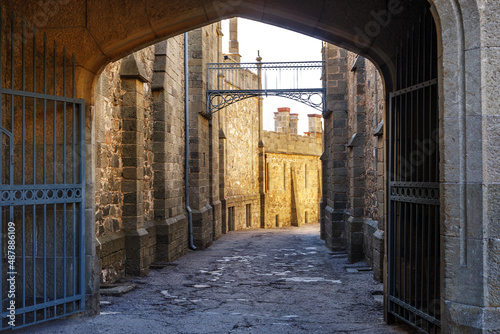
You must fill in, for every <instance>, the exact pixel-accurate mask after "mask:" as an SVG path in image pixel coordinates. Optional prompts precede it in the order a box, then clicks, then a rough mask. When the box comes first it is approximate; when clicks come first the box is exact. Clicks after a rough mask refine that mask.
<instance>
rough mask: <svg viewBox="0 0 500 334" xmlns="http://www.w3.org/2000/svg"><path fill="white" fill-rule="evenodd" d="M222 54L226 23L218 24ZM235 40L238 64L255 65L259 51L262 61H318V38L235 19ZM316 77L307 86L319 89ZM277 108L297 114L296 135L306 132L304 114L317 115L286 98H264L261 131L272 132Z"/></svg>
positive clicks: (226, 45) (226, 42) (225, 48)
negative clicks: (238, 52) (239, 60)
mask: <svg viewBox="0 0 500 334" xmlns="http://www.w3.org/2000/svg"><path fill="white" fill-rule="evenodd" d="M222 32H223V34H224V36H223V38H222V41H223V47H222V52H224V53H227V52H228V49H229V20H224V21H222ZM238 41H239V47H240V55H241V62H242V63H246V62H255V61H256V60H255V58H257V52H258V51H260V56H261V57H262V62H288V61H318V60H321V58H322V57H321V46H322V43H321V41H320V40H319V39H315V38H312V37H309V36H305V35H302V34H299V33H296V32H293V31H290V30H286V29H281V28H278V27H275V26H272V25H268V24H264V23H260V22H255V21H251V20H247V19H242V18H238ZM320 79H321V78H320V76H319V75H318V77H317V78H316V79H313V80H312V81H311V82H310V85H311V87H317V88H320V87H321V80H320ZM279 107H288V108H290V109H291V110H290V112H291V113H298V114H299V128H298V133H299V134H303V132H307V131H308V120H307V114H317V113H319V112H318V111H317V110H316V109H313V108H311V107H308V106H307V105H305V104H302V103H300V102H296V101H293V100H290V99H287V98H280V97H266V98H265V99H264V130H270V131H274V112H275V111H277V108H279Z"/></svg>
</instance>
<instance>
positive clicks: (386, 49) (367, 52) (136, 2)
mask: <svg viewBox="0 0 500 334" xmlns="http://www.w3.org/2000/svg"><path fill="white" fill-rule="evenodd" d="M43 3H45V4H46V5H45V6H46V7H45V8H42V7H41V4H43ZM2 4H3V6H4V18H6V17H7V15H9V14H8V13H10V12H12V11H14V12H15V13H16V14H17V15H18V16H20V15H23V16H24V17H25V18H26V19H27V20H29V21H31V22H34V23H35V24H36V25H37V27H38V31H39V32H41V33H46V34H47V36H48V39H49V40H52V39H55V40H57V42H58V45H64V46H65V47H66V49H67V51H68V52H69V53H71V52H74V53H75V56H76V59H77V64H78V65H80V66H82V67H83V68H84V69H86V70H88V71H89V72H91V73H94V74H95V73H98V72H99V71H100V70H101V69H102V68H103V66H104V65H105V64H106V63H108V62H109V61H112V60H116V59H119V58H121V57H123V56H125V55H127V54H129V53H131V52H133V51H135V50H138V49H140V48H142V47H145V46H148V45H151V44H153V43H155V42H157V41H159V40H162V39H165V38H168V37H171V36H174V35H177V34H179V33H182V32H185V31H189V30H191V29H194V28H198V27H201V26H204V25H207V24H210V23H213V22H216V21H218V20H220V19H223V18H229V17H234V16H240V17H245V18H249V19H252V20H256V21H261V22H265V23H269V24H273V25H277V26H280V27H284V28H288V29H291V30H294V31H297V32H301V33H304V34H307V35H310V36H312V37H317V38H319V39H322V40H325V41H328V42H331V43H333V44H336V45H339V46H342V47H344V48H346V49H349V50H351V51H354V52H357V53H359V54H361V55H363V56H365V57H367V58H369V59H371V60H372V61H374V63H375V64H376V65H377V66H378V67H379V69H380V70H381V71H382V73H383V74H384V77H385V80H386V83H387V80H389V81H390V76H391V63H392V61H391V59H392V58H393V55H394V51H395V49H396V47H397V46H398V45H397V43H398V41H399V40H400V38H399V37H400V34H401V33H402V32H403V31H407V27H408V25H409V24H411V23H412V20H413V18H414V17H416V16H418V15H414V14H415V12H416V11H420V10H422V9H421V8H420V7H421V2H420V1H400V0H308V1H303V0H220V1H219V0H215V1H214V0H167V1H166V0H48V1H46V2H39V1H38V0H28V1H26V0H25V1H18V0H4V1H2ZM47 4H49V5H50V6H49V5H47ZM391 12H392V13H391ZM377 13H378V14H380V15H378V16H377V15H376V14H377ZM387 13H391V14H390V18H389V17H388V15H387ZM412 14H413V15H412ZM17 20H19V17H18V18H17ZM377 27H379V28H380V29H379V30H380V31H378V30H377ZM370 29H371V30H370ZM256 38H264V36H256Z"/></svg>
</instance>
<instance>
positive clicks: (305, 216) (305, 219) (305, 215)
mask: <svg viewBox="0 0 500 334" xmlns="http://www.w3.org/2000/svg"><path fill="white" fill-rule="evenodd" d="M304 224H307V211H305V212H304Z"/></svg>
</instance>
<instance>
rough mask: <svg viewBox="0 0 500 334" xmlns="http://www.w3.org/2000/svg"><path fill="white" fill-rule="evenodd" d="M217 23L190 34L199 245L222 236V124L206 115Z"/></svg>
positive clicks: (193, 203)
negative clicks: (210, 67)
mask: <svg viewBox="0 0 500 334" xmlns="http://www.w3.org/2000/svg"><path fill="white" fill-rule="evenodd" d="M219 38H220V35H219V34H218V32H217V28H216V26H214V25H212V26H207V27H204V28H199V29H195V30H193V31H191V32H190V33H189V94H190V96H189V112H190V116H189V117H190V118H189V121H190V124H189V128H190V132H189V134H190V138H189V148H190V156H189V187H190V198H189V199H190V207H191V209H192V210H193V240H194V244H195V246H196V247H198V248H201V249H204V248H207V247H209V246H210V245H211V244H212V243H213V241H214V238H216V237H218V236H219V235H220V228H221V227H220V219H221V213H220V210H221V206H222V204H221V202H220V201H219V197H220V196H219V184H218V182H219V178H218V176H219V175H218V174H219V169H218V168H219V148H218V145H219V125H218V121H217V119H218V118H217V117H218V116H217V115H214V116H212V121H211V122H210V120H209V118H207V117H206V115H205V111H206V94H205V92H206V88H207V82H206V78H207V73H206V71H207V69H206V63H210V62H217V61H218V60H219V59H218V58H212V57H213V55H214V54H215V55H217V53H211V52H209V50H210V49H208V48H207V47H206V46H207V45H213V44H214V43H219V42H220V41H219V40H218V39H219Z"/></svg>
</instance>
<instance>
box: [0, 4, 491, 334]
mask: <svg viewBox="0 0 500 334" xmlns="http://www.w3.org/2000/svg"><path fill="white" fill-rule="evenodd" d="M3 5H4V6H5V11H4V13H5V12H7V13H8V12H11V11H14V12H17V13H24V15H25V16H26V17H27V18H28V19H29V20H31V21H33V22H34V24H35V25H37V26H38V28H39V31H40V32H41V33H43V32H46V33H47V35H48V39H49V40H53V39H55V40H57V41H58V43H59V44H64V45H66V46H67V51H68V53H72V52H75V55H76V57H77V58H76V64H77V71H76V77H77V85H76V94H77V97H80V98H84V99H85V100H86V102H87V110H88V112H87V119H86V123H87V124H88V126H87V134H86V140H87V146H88V150H87V151H91V150H92V149H91V148H92V145H93V144H92V136H93V133H92V126H91V124H92V122H95V120H94V119H92V101H93V98H92V91H93V90H92V85H93V83H94V79H95V76H96V74H97V73H98V72H99V71H100V69H101V68H102V67H103V65H104V64H105V63H106V62H108V61H109V60H113V59H117V58H119V57H121V56H123V55H125V54H128V53H130V52H131V51H133V50H136V49H138V48H139V47H143V46H146V45H149V44H151V43H153V42H155V41H158V40H160V39H162V38H165V37H169V36H172V35H175V34H177V33H179V32H183V31H186V30H189V29H192V28H195V27H199V26H202V25H205V24H207V23H210V22H214V21H216V20H218V19H220V18H226V17H232V16H236V15H239V16H243V17H249V18H253V19H256V20H259V21H263V22H269V23H274V24H277V25H280V26H283V27H289V28H292V29H294V30H297V31H301V32H303V33H306V34H309V35H312V36H316V37H318V38H321V39H323V40H326V41H329V42H332V43H336V44H340V45H342V46H344V47H346V48H347V49H350V50H353V51H356V52H359V53H360V54H362V55H365V56H367V57H368V58H370V59H371V60H373V61H374V62H375V64H377V66H378V67H379V68H380V70H381V72H382V73H383V76H384V79H385V86H386V90H387V91H388V92H391V91H392V92H394V91H396V90H397V88H396V86H397V78H398V71H397V67H396V62H395V59H396V57H395V55H396V51H397V46H398V43H399V41H401V40H402V39H404V38H403V37H404V36H400V34H403V35H404V34H405V33H406V32H408V31H410V27H411V26H412V24H413V23H415V20H417V18H418V16H419V15H418V13H419V12H420V11H419V7H420V6H421V3H413V2H412V3H411V4H410V3H403V4H402V3H399V2H397V1H389V2H386V1H376V2H374V1H366V2H364V3H362V4H356V6H353V4H352V3H351V2H349V1H335V2H329V1H315V2H312V3H307V5H304V3H302V2H300V1H298V2H292V3H291V2H287V3H286V4H283V3H282V2H281V1H277V0H276V1H265V2H264V1H243V0H233V1H212V2H203V3H199V2H194V1H193V2H192V3H191V2H190V1H184V2H182V4H179V3H176V2H173V1H168V2H155V1H151V2H137V1H133V2H130V3H122V2H116V3H113V2H111V1H110V2H106V3H90V2H89V3H86V2H83V1H74V2H67V1H62V0H60V1H56V0H54V1H47V2H44V3H34V2H33V3H29V4H26V3H19V2H17V1H5V2H4V4H3ZM483 7H484V8H481V11H480V10H479V9H478V6H477V4H476V2H475V1H466V2H459V1H449V2H437V3H435V4H433V6H432V7H431V12H432V13H433V16H434V19H435V20H436V22H437V31H438V33H437V34H438V36H437V37H438V43H437V49H438V53H437V54H438V59H439V61H438V64H439V66H438V72H439V75H438V80H439V86H438V87H439V89H438V94H439V95H440V97H441V99H440V100H439V107H440V108H439V117H440V127H439V128H440V136H441V137H442V140H440V146H441V148H442V149H441V156H440V158H441V159H440V160H441V162H440V167H441V168H440V180H441V181H442V184H441V185H440V190H442V192H441V194H440V204H441V212H440V221H441V222H442V223H443V226H442V230H441V232H440V233H441V246H444V247H441V250H442V256H441V258H442V260H443V261H442V263H443V264H444V265H443V267H442V268H443V270H442V274H441V275H440V277H441V278H442V280H441V283H442V286H443V290H442V292H441V305H442V306H444V307H443V308H442V311H441V312H442V314H443V315H444V316H443V318H444V319H445V323H444V324H443V328H445V329H446V330H450V331H452V330H453V329H455V328H463V326H465V328H475V329H479V328H480V329H492V328H495V327H494V326H496V325H495V324H494V321H493V320H489V319H495V316H496V315H497V314H498V305H497V304H498V303H497V302H496V300H497V297H498V291H497V288H496V282H497V281H498V278H497V277H496V276H495V273H496V272H497V268H496V267H495V266H494V265H493V263H494V262H495V261H494V259H495V256H496V255H495V254H496V252H495V249H497V248H496V247H498V240H497V239H498V233H497V232H496V230H495V227H494V224H490V222H496V219H498V212H497V211H496V209H495V207H496V203H498V196H497V195H496V193H497V191H498V190H497V187H496V183H498V176H497V174H498V160H496V158H494V157H492V156H490V154H486V153H485V152H488V151H489V150H491V149H493V150H494V148H495V142H494V140H493V139H492V138H495V136H496V135H497V134H498V130H497V127H496V126H495V125H494V124H497V121H498V115H497V114H496V113H495V112H494V110H495V108H496V106H497V105H496V104H495V102H494V101H495V99H494V98H493V97H494V94H493V93H492V92H493V90H494V88H488V87H486V85H483V84H482V83H483V80H486V81H488V82H494V78H495V75H496V74H495V73H498V68H497V67H495V66H496V65H495V64H494V62H485V63H481V62H479V61H478V59H481V57H483V59H486V60H494V59H496V57H497V55H496V53H495V52H494V51H493V50H488V49H487V48H484V49H483V47H484V45H497V41H496V40H495V38H494V37H491V36H490V34H486V33H483V34H482V33H481V25H480V23H479V22H480V18H483V17H488V18H487V19H485V20H483V21H482V22H485V23H482V24H488V22H495V19H494V18H493V19H491V18H489V16H488V15H487V14H486V13H497V12H498V10H499V8H498V4H487V5H484V6H483ZM384 11H385V12H384ZM391 11H392V14H393V15H391V16H390V20H389V16H388V15H387V14H388V13H390V12H391ZM389 21H390V22H389ZM483 42H484V43H483ZM483 116H488V120H489V122H488V124H487V125H483V124H482V123H483V122H482V121H483V120H485V119H486V118H485V119H483V118H482V117H483ZM483 130H484V131H483ZM467 136H474V137H475V138H477V140H476V141H474V143H472V142H470V141H467V140H466V138H467ZM483 139H484V140H483ZM87 163H88V164H87V170H88V171H92V168H93V159H92V157H91V158H89V159H88V160H87ZM484 166H486V167H488V168H483V167H484ZM92 177H93V176H92V173H91V172H89V173H88V177H87V190H88V191H87V194H90V195H88V196H89V197H88V198H87V200H88V201H90V203H92V197H91V196H92V195H91V194H92V184H93V183H94V181H95V180H93V179H92ZM457 198H458V200H457ZM87 214H88V215H87V219H86V221H87V224H88V225H89V226H90V227H89V228H88V231H92V221H93V218H92V216H93V212H92V205H89V206H88V207H87ZM91 233H92V232H91ZM89 239H92V237H90V238H89ZM89 244H91V243H89ZM89 248H90V249H89ZM457 254H458V256H457ZM94 259H95V253H94V250H93V249H92V247H88V248H87V272H88V273H89V275H88V276H89V277H91V281H92V280H93V279H92V274H91V273H92V270H93V269H92V261H93V260H94ZM410 267H411V266H410ZM471 281H475V282H481V283H480V284H477V286H474V287H472V288H471V287H470V286H469V283H470V282H471ZM87 286H89V287H90V286H92V284H87ZM465 290H468V291H469V292H468V293H463V291H465ZM88 293H89V294H95V293H96V291H93V290H92V289H91V288H89V290H88ZM464 315H469V316H468V317H464Z"/></svg>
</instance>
